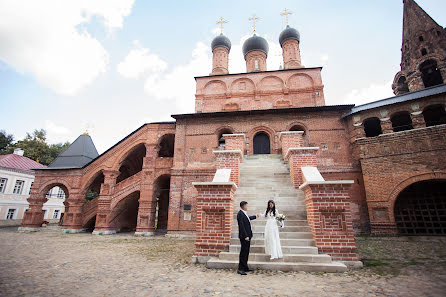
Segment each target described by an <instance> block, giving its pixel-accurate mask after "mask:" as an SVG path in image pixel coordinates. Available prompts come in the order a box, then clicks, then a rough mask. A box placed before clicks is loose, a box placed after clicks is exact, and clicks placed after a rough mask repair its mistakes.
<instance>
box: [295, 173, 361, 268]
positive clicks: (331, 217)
mask: <svg viewBox="0 0 446 297" xmlns="http://www.w3.org/2000/svg"><path fill="white" fill-rule="evenodd" d="M352 183H353V181H323V182H314V183H312V182H309V183H307V182H306V183H304V184H303V185H302V186H300V189H301V190H303V191H304V193H305V204H306V209H307V217H308V223H309V225H310V228H311V232H312V233H313V238H314V239H315V241H316V247H317V248H318V250H319V251H320V252H321V253H326V254H329V255H330V256H331V257H332V259H333V260H337V261H358V255H357V248H356V244H355V237H354V232H353V223H352V216H351V209H350V195H349V188H350V186H351V184H352Z"/></svg>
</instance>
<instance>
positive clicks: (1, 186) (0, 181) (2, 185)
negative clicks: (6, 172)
mask: <svg viewBox="0 0 446 297" xmlns="http://www.w3.org/2000/svg"><path fill="white" fill-rule="evenodd" d="M7 183H8V179H7V178H0V193H4V192H5V189H6V184H7Z"/></svg>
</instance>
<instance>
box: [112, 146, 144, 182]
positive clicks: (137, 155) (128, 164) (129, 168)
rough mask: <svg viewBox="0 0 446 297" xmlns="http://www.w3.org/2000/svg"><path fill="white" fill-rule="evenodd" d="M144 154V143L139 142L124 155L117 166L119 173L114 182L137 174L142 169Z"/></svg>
mask: <svg viewBox="0 0 446 297" xmlns="http://www.w3.org/2000/svg"><path fill="white" fill-rule="evenodd" d="M145 156H146V147H145V145H144V144H139V145H137V146H136V147H134V148H133V150H132V151H131V152H130V153H129V154H128V155H127V156H126V157H125V159H124V160H122V162H121V166H120V167H119V172H120V174H119V175H118V177H117V178H116V183H119V182H121V181H123V180H124V179H126V178H129V177H130V176H132V175H135V174H137V173H138V172H140V171H141V170H142V163H143V159H144V157H145Z"/></svg>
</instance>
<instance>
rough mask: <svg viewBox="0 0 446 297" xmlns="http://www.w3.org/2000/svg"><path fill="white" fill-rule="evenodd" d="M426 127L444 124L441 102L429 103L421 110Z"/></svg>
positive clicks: (445, 116)
mask: <svg viewBox="0 0 446 297" xmlns="http://www.w3.org/2000/svg"><path fill="white" fill-rule="evenodd" d="M423 117H424V122H425V123H426V127H430V126H435V125H443V124H446V111H445V109H444V106H443V105H441V104H436V105H431V106H428V107H426V108H425V109H424V111H423Z"/></svg>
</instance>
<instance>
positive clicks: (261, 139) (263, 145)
mask: <svg viewBox="0 0 446 297" xmlns="http://www.w3.org/2000/svg"><path fill="white" fill-rule="evenodd" d="M253 147H254V154H256V155H257V154H270V153H271V148H270V141H269V136H268V134H266V133H265V132H259V133H257V134H256V135H255V136H254V140H253Z"/></svg>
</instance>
